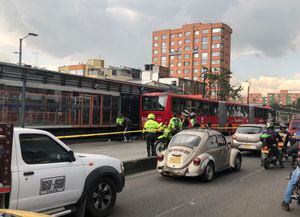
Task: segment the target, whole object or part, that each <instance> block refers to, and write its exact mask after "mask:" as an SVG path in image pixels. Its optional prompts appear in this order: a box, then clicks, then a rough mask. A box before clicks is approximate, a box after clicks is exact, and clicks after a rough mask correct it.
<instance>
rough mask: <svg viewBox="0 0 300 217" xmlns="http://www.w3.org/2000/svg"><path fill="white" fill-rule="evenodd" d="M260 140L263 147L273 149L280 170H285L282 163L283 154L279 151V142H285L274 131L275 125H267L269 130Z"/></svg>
mask: <svg viewBox="0 0 300 217" xmlns="http://www.w3.org/2000/svg"><path fill="white" fill-rule="evenodd" d="M260 140H261V142H262V143H263V145H267V146H268V147H269V149H271V150H272V151H273V153H274V154H276V155H277V158H278V161H279V164H280V168H284V165H283V162H282V154H281V152H280V151H279V149H278V142H283V140H282V138H281V136H280V135H279V134H278V133H277V132H275V131H274V124H273V123H267V130H266V131H264V132H263V133H262V135H261V136H260Z"/></svg>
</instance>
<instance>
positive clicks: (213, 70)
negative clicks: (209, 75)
mask: <svg viewBox="0 0 300 217" xmlns="http://www.w3.org/2000/svg"><path fill="white" fill-rule="evenodd" d="M211 71H212V72H220V68H212V69H211Z"/></svg>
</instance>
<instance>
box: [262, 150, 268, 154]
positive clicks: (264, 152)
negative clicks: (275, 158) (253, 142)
mask: <svg viewBox="0 0 300 217" xmlns="http://www.w3.org/2000/svg"><path fill="white" fill-rule="evenodd" d="M261 153H263V154H269V150H261Z"/></svg>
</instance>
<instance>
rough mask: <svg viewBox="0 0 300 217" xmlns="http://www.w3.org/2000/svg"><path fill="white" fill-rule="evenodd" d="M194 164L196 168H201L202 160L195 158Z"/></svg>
mask: <svg viewBox="0 0 300 217" xmlns="http://www.w3.org/2000/svg"><path fill="white" fill-rule="evenodd" d="M193 163H194V165H195V166H199V165H200V163H201V159H200V158H195V159H194V161H193Z"/></svg>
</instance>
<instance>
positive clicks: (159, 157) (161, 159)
mask: <svg viewBox="0 0 300 217" xmlns="http://www.w3.org/2000/svg"><path fill="white" fill-rule="evenodd" d="M156 159H157V160H158V161H160V162H161V161H163V160H164V155H163V154H162V155H158V156H156Z"/></svg>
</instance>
